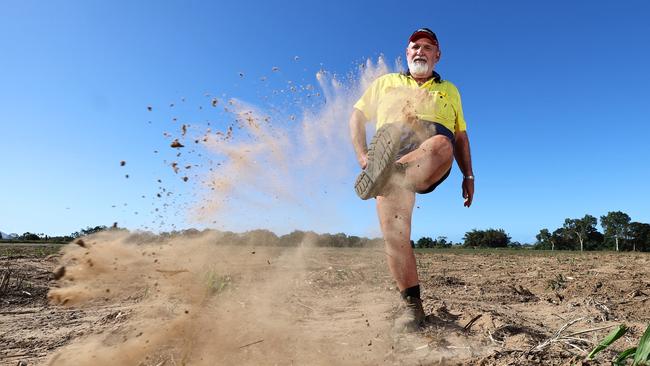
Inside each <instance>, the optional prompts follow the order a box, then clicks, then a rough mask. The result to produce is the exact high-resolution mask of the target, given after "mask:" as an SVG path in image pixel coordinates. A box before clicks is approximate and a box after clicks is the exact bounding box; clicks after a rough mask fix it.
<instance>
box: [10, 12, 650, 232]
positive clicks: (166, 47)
mask: <svg viewBox="0 0 650 366" xmlns="http://www.w3.org/2000/svg"><path fill="white" fill-rule="evenodd" d="M649 16H650V5H648V4H647V3H646V2H643V1H625V2H620V3H617V4H615V3H614V2H600V1H595V2H593V1H592V2H587V1H576V2H570V3H569V2H559V1H546V2H521V1H500V2H481V1H459V2H437V1H435V2H429V3H427V5H426V6H422V9H421V10H409V9H408V6H405V5H403V4H397V3H395V2H382V1H372V2H364V1H359V2H343V1H329V2H318V3H315V2H302V1H284V2H262V1H248V2H226V3H221V2H202V1H164V2H158V1H157V2H153V1H150V2H147V1H139V2H126V1H111V2H99V1H61V2H36V1H4V2H2V4H1V5H0V48H1V49H2V56H1V57H0V126H1V127H2V128H1V129H0V134H1V135H2V147H1V150H2V154H0V156H1V157H0V159H1V163H2V169H1V170H0V171H1V172H2V175H3V178H2V179H0V206H1V207H2V208H1V209H0V230H2V231H3V232H16V233H23V232H25V231H32V232H44V233H49V234H67V233H70V232H72V231H76V230H78V229H79V228H82V227H86V226H89V225H92V226H94V225H102V224H103V225H110V224H112V223H113V222H118V223H119V224H120V225H121V226H126V227H129V228H132V229H138V228H152V229H158V228H161V229H169V228H171V226H170V225H172V224H173V225H175V226H174V227H176V228H186V227H190V226H195V223H193V222H191V221H188V220H187V218H186V217H187V212H186V209H187V207H190V206H196V205H197V200H200V196H197V195H196V192H195V187H193V186H192V185H191V184H187V183H186V182H183V181H182V180H180V179H179V175H177V174H174V173H173V171H171V169H170V168H169V162H170V161H172V160H173V159H174V156H173V154H174V153H175V151H170V148H169V147H168V146H169V139H166V138H165V137H164V136H163V135H162V133H163V132H164V131H171V130H172V129H174V128H176V130H175V131H174V132H173V133H175V134H177V127H178V126H177V125H172V124H173V122H171V119H172V118H174V117H177V118H179V119H184V120H187V121H188V123H189V122H192V123H193V124H196V123H198V122H197V121H204V120H206V118H204V117H205V114H206V113H208V112H206V111H207V110H208V109H209V108H210V102H209V101H210V98H211V97H212V96H216V97H219V98H220V100H221V99H222V98H226V99H227V98H236V99H238V100H242V101H246V102H248V103H252V104H254V105H258V106H262V107H263V108H269V105H272V106H274V107H276V108H277V109H279V110H280V111H281V112H283V113H284V114H286V115H288V114H291V113H293V112H297V113H300V112H301V109H305V108H307V109H308V110H314V109H318V108H320V107H318V103H316V106H307V105H305V104H299V105H298V104H295V105H294V104H292V99H291V98H287V97H285V96H284V95H283V94H282V93H279V94H277V93H276V94H274V93H273V91H277V90H280V89H282V88H285V87H286V86H287V82H288V81H292V82H293V83H294V85H303V86H304V85H307V84H312V85H318V83H317V81H316V77H315V74H316V72H317V71H319V70H321V69H324V70H327V71H329V72H331V73H333V74H337V75H342V76H344V75H347V74H348V73H354V72H356V70H357V66H358V65H359V63H362V62H364V60H366V59H368V58H370V59H371V60H374V61H376V59H377V57H379V56H380V55H384V57H385V59H386V61H387V63H389V64H391V65H392V63H393V60H395V59H396V58H397V57H399V56H402V55H403V53H404V48H405V45H406V39H407V38H408V36H409V35H410V33H411V32H412V31H413V30H415V29H416V28H419V27H422V26H427V27H429V28H431V29H433V30H434V31H435V32H436V33H437V34H438V37H439V39H440V42H441V49H442V53H443V56H442V59H441V62H440V63H439V64H438V65H437V70H438V71H439V72H440V73H441V74H442V76H443V77H444V78H446V79H448V80H451V81H452V82H454V83H455V84H456V85H457V86H458V88H459V89H460V92H461V95H462V98H463V105H464V111H465V116H466V119H467V121H468V129H469V130H468V131H469V134H470V139H471V144H472V152H473V161H474V172H475V175H476V196H475V201H474V205H473V206H472V207H471V208H470V209H466V208H464V207H463V206H462V198H461V197H460V173H459V172H458V170H457V169H455V170H454V172H453V174H452V176H451V177H450V178H449V179H448V180H447V181H446V182H445V183H444V184H443V185H442V186H441V187H440V188H439V189H438V190H436V191H435V192H434V193H432V194H429V195H427V196H421V197H419V198H418V206H419V208H418V209H416V211H415V217H414V223H413V238H414V239H417V238H419V237H420V236H424V235H426V236H433V237H435V236H438V235H445V236H448V237H449V238H450V239H452V240H455V241H458V240H460V239H461V238H462V236H463V234H464V233H465V232H466V231H468V230H471V229H473V228H479V229H484V228H503V229H505V230H506V231H507V232H508V233H510V235H511V236H512V238H513V240H518V241H521V242H532V241H534V236H535V234H537V233H538V232H539V229H541V228H543V227H547V228H550V229H554V228H557V227H559V226H561V225H562V223H563V221H564V219H565V218H567V217H582V216H583V215H584V214H587V213H589V214H591V215H594V216H597V217H598V216H600V215H603V214H605V213H607V212H608V211H614V210H621V211H624V212H626V213H628V214H629V215H630V216H631V217H632V219H633V220H635V221H642V222H650V212H649V210H648V206H649V203H650V202H649V195H648V194H647V193H646V192H645V188H644V187H645V186H647V182H648V181H649V180H650V179H649V178H650V173H649V172H648V169H647V163H646V160H645V159H647V158H648V157H649V156H650V147H649V146H650V145H649V144H648V142H647V138H648V136H650V133H649V132H650V127H648V126H649V122H650V103H649V101H650V72H648V70H647V65H648V64H650V48H648V47H647V38H648V35H650V23H648V22H647V19H648V17H649ZM296 56H298V59H296ZM273 67H277V68H278V70H279V71H277V72H273V71H272V68H273ZM240 73H242V74H243V75H244V77H242V76H241V75H240ZM261 77H267V78H268V82H261V81H260V78H261ZM206 93H209V94H210V97H206ZM269 96H270V99H265V97H269ZM181 98H184V99H181ZM172 103H174V107H170V104H172ZM147 106H152V107H153V110H152V111H151V112H149V111H147V108H146V107H147ZM198 106H201V107H203V108H204V109H202V110H198V109H197V107H198ZM201 113H204V114H201ZM210 113H212V112H210ZM215 113H216V112H215ZM209 118H210V119H214V120H215V121H217V120H219V118H225V117H223V116H219V115H215V114H214V113H213V114H212V115H210V116H209ZM149 121H151V123H149ZM338 123H340V127H341V128H342V129H347V120H341V121H338ZM281 126H286V124H282V123H279V124H278V128H280V127H281ZM214 127H215V128H217V123H216V122H215V125H214ZM220 127H224V126H220ZM170 133H171V132H170ZM345 146H347V145H345ZM347 149H349V147H348V148H347ZM154 150H157V151H159V152H158V153H154V152H153V151H154ZM344 150H345V149H344ZM351 151H352V150H351V149H349V150H348V151H347V152H349V161H346V162H343V163H342V165H343V166H345V167H353V163H354V156H353V155H352V153H351ZM344 152H345V151H344ZM325 153H326V152H325ZM121 160H125V161H126V162H127V165H126V166H124V167H120V166H119V162H120V161H121ZM206 166H207V165H205V164H204V165H203V167H206ZM328 169H333V170H335V169H336V166H328V165H325V166H323V167H321V168H320V170H321V171H328ZM350 169H351V168H350ZM125 174H129V178H128V179H127V178H125ZM158 179H161V181H162V182H163V183H161V184H159V183H158V182H157V180H158ZM346 179H347V180H348V181H349V184H348V187H346V188H345V189H339V190H337V192H338V193H337V194H336V195H333V197H332V196H329V197H328V196H324V195H322V194H321V195H316V196H314V197H315V198H313V199H310V201H309V203H308V204H307V206H309V207H304V205H301V207H300V208H297V207H292V203H291V202H283V203H282V204H279V205H277V206H276V207H275V208H269V209H268V211H265V210H260V207H259V206H255V205H251V206H250V207H249V206H247V202H248V201H246V200H241V201H240V202H241V204H239V207H238V208H239V212H240V214H238V215H231V216H229V217H228V219H227V220H226V219H224V220H220V219H223V216H222V217H220V218H217V219H215V220H214V221H215V223H214V225H212V224H211V222H210V223H208V224H206V223H202V224H196V226H199V227H213V226H214V227H216V228H220V229H233V230H246V229H250V228H254V227H266V228H270V229H273V230H275V231H277V232H278V233H285V232H287V231H290V230H291V229H293V228H300V229H314V230H316V231H320V232H323V231H327V232H346V233H348V234H357V235H371V236H374V235H377V234H378V231H377V219H376V217H375V212H374V205H373V203H372V202H363V201H360V200H358V199H356V198H355V196H354V194H353V192H352V182H353V179H354V174H353V172H352V171H350V172H347V173H346V174H343V176H342V178H341V179H340V180H338V181H337V182H336V184H339V183H340V185H341V187H343V186H344V185H345V183H346ZM159 187H162V188H159ZM337 187H338V186H337ZM163 188H164V189H165V191H164V192H163V193H164V194H166V193H167V192H173V195H172V196H168V197H167V198H166V199H165V200H164V203H161V202H162V201H161V200H156V194H157V193H160V192H162V189H163ZM348 188H349V189H348ZM263 192H264V191H263V190H262V193H263ZM142 196H145V197H144V198H143V197H142ZM236 198H237V197H235V199H236ZM199 204H200V203H199ZM156 208H157V209H158V211H154V210H155V209H156ZM321 208H322V210H321ZM136 212H137V213H136ZM305 212H307V213H305ZM156 215H162V216H163V217H162V218H160V217H156ZM154 221H155V224H154V223H152V222H154ZM161 221H164V224H162V223H161Z"/></svg>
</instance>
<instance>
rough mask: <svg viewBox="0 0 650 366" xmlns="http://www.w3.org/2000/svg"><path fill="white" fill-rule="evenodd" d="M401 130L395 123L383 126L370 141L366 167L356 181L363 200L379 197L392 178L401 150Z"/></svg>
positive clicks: (355, 186) (355, 187) (356, 188)
mask: <svg viewBox="0 0 650 366" xmlns="http://www.w3.org/2000/svg"><path fill="white" fill-rule="evenodd" d="M400 135H401V130H400V128H399V126H397V125H396V124H394V123H387V124H385V125H383V126H381V127H380V128H379V129H378V130H377V133H375V136H373V138H372V140H371V141H370V147H369V148H368V160H367V165H366V168H365V169H364V170H363V171H361V174H359V176H358V177H357V180H356V182H355V183H354V190H355V191H356V192H357V195H358V196H359V198H361V199H362V200H367V199H369V198H373V197H377V196H378V195H380V194H381V190H382V189H383V188H384V185H385V184H386V182H387V181H388V178H390V175H391V172H392V170H393V167H394V165H395V157H396V156H397V152H398V151H399V145H400Z"/></svg>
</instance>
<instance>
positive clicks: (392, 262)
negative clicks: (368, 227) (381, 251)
mask: <svg viewBox="0 0 650 366" xmlns="http://www.w3.org/2000/svg"><path fill="white" fill-rule="evenodd" d="M414 204H415V193H413V192H412V191H410V190H407V189H405V188H402V187H399V186H392V187H391V190H390V192H389V193H388V194H387V195H386V196H378V197H377V214H378V216H379V224H380V226H381V231H382V233H383V234H384V242H385V243H386V260H387V262H388V269H389V270H390V272H391V274H392V275H393V278H394V279H395V281H396V282H397V287H398V288H399V290H400V291H403V290H404V289H406V288H409V287H412V286H416V285H417V284H418V283H419V281H418V272H417V268H416V265H415V255H414V254H413V248H411V216H412V214H413V205H414Z"/></svg>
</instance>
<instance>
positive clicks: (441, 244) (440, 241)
mask: <svg viewBox="0 0 650 366" xmlns="http://www.w3.org/2000/svg"><path fill="white" fill-rule="evenodd" d="M452 244H453V243H452V242H451V241H448V240H447V237H446V236H439V237H437V238H436V240H434V241H433V246H434V247H436V248H449V247H451V246H452Z"/></svg>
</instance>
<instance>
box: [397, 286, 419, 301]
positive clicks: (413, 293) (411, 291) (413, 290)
mask: <svg viewBox="0 0 650 366" xmlns="http://www.w3.org/2000/svg"><path fill="white" fill-rule="evenodd" d="M400 294H401V295H402V299H404V300H406V298H407V297H409V296H410V297H414V298H416V299H419V298H420V285H415V286H413V287H409V288H407V289H406V290H404V291H400Z"/></svg>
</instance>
